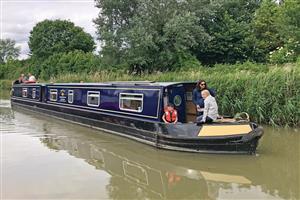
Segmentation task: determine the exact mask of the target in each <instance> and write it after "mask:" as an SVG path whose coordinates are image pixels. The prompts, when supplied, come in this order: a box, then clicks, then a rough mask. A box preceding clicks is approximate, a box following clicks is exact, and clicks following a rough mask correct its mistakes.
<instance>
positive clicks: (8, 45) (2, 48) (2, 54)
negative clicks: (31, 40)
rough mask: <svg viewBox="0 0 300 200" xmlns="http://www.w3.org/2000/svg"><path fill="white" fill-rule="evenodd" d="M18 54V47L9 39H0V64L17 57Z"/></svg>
mask: <svg viewBox="0 0 300 200" xmlns="http://www.w3.org/2000/svg"><path fill="white" fill-rule="evenodd" d="M19 55H20V47H16V42H15V41H14V40H11V39H3V40H2V39H1V40H0V64H1V63H4V62H6V61H7V60H9V59H14V58H17V57H18V56H19Z"/></svg>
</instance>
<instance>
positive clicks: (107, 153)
mask: <svg viewBox="0 0 300 200" xmlns="http://www.w3.org/2000/svg"><path fill="white" fill-rule="evenodd" d="M2 110H3V112H1V114H2V113H8V115H7V116H6V117H7V118H10V119H8V121H9V123H10V124H13V123H14V122H13V121H14V119H13V118H15V120H16V121H19V122H20V123H21V124H24V123H26V124H28V122H31V123H32V124H34V126H33V127H32V126H31V125H28V127H29V130H30V132H32V129H34V130H35V131H33V132H36V133H37V134H38V135H34V134H33V136H34V137H35V138H36V137H39V138H40V140H41V141H42V143H43V144H44V145H45V146H46V147H47V148H49V149H53V150H57V151H61V150H62V151H63V152H67V153H68V154H70V155H72V156H74V157H75V158H78V159H82V160H84V161H85V162H86V163H89V165H90V166H93V167H95V168H96V169H98V170H100V171H105V172H107V173H109V174H110V175H111V176H110V178H109V184H108V185H106V190H107V193H108V194H109V195H110V198H111V199H138V198H140V199H146V198H149V199H168V198H169V199H183V198H184V199H217V198H225V199H226V197H224V192H225V193H227V194H228V196H227V199H228V198H229V199H232V198H233V197H236V198H239V197H240V198H239V199H244V198H252V197H253V199H254V198H256V199H257V198H259V199H266V198H270V197H271V198H272V197H273V198H274V197H275V198H283V199H299V197H300V196H299V180H300V179H299V170H298V169H299V164H300V163H299V137H294V136H295V135H297V136H299V135H298V133H296V134H288V133H284V134H283V135H279V131H284V130H285V129H284V130H283V129H280V130H278V131H276V132H273V133H272V130H273V129H272V130H268V129H267V132H268V134H267V135H266V136H267V137H266V138H265V139H266V140H263V144H264V145H263V146H262V147H261V148H260V151H261V152H263V155H262V156H255V157H254V156H253V157H252V156H251V157H248V156H246V157H245V156H231V155H226V156H220V155H213V156H211V155H199V154H188V153H177V152H172V151H157V150H156V149H154V148H148V147H147V146H144V145H142V144H139V143H135V142H132V141H130V140H124V139H122V138H119V137H115V136H113V135H107V134H100V135H99V134H94V133H96V132H97V131H95V130H93V129H86V128H84V127H80V126H73V125H71V124H67V123H64V122H60V121H58V120H54V119H51V118H48V117H43V116H42V115H38V114H34V115H32V113H31V112H26V111H23V110H18V111H16V112H14V113H13V112H11V110H10V109H9V108H4V109H2V108H0V111H2ZM21 111H22V113H25V114H26V115H24V114H22V113H21ZM10 121H12V122H10ZM18 126H20V124H18ZM20 127H22V126H20ZM22 130H23V127H22ZM36 130H38V131H36ZM41 133H42V135H41ZM291 136H293V137H291ZM57 167H59V166H57ZM55 168H56V166H55ZM45 172H46V173H47V171H45ZM79 176H80V175H79ZM101 184H103V182H101V181H99V185H101ZM238 194H240V196H238ZM251 195H253V196H251Z"/></svg>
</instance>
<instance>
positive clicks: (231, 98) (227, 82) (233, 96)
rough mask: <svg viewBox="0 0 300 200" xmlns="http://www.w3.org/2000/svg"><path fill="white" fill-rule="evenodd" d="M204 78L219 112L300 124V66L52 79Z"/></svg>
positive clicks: (59, 79) (247, 65) (105, 73)
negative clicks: (245, 114) (215, 97)
mask: <svg viewBox="0 0 300 200" xmlns="http://www.w3.org/2000/svg"><path fill="white" fill-rule="evenodd" d="M198 79H205V80H206V81H207V82H208V85H209V87H212V88H214V89H216V91H217V101H218V104H219V109H220V113H221V114H224V115H234V114H235V113H237V112H242V111H245V112H247V113H249V114H250V116H251V118H252V120H253V121H256V122H258V123H264V124H272V125H275V126H277V125H278V126H300V66H299V64H298V65H297V64H290V65H285V66H280V67H276V66H266V65H258V64H257V65H256V64H252V63H245V64H241V65H235V66H224V65H220V66H216V67H214V68H204V67H200V68H194V69H189V70H182V71H176V72H166V73H161V72H158V73H153V74H142V75H140V76H136V75H128V74H127V73H124V72H122V71H117V72H109V71H100V72H95V73H92V74H64V75H60V76H58V77H56V78H53V79H51V81H53V82H80V81H84V82H104V81H129V80H149V81H196V80H198Z"/></svg>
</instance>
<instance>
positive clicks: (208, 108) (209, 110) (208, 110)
mask: <svg viewBox="0 0 300 200" xmlns="http://www.w3.org/2000/svg"><path fill="white" fill-rule="evenodd" d="M207 116H208V117H210V118H211V119H212V120H216V119H217V118H218V116H219V114H218V105H217V102H216V99H215V97H213V96H211V95H209V96H208V97H206V99H205V100H204V111H203V118H202V120H203V121H205V120H206V117H207Z"/></svg>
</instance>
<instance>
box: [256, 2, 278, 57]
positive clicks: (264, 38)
mask: <svg viewBox="0 0 300 200" xmlns="http://www.w3.org/2000/svg"><path fill="white" fill-rule="evenodd" d="M279 8H280V6H279V5H278V4H277V3H276V2H274V1H273V0H263V1H262V4H261V6H260V7H259V8H258V9H257V10H256V12H255V17H254V19H253V21H252V24H251V26H252V30H253V33H254V37H255V46H256V49H257V50H258V51H259V52H260V54H261V55H260V57H261V59H260V60H259V61H266V56H267V55H269V53H270V52H271V51H274V50H275V49H276V48H277V47H280V46H281V45H282V44H283V41H282V39H281V37H280V33H279V26H278V22H277V21H278V17H279Z"/></svg>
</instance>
